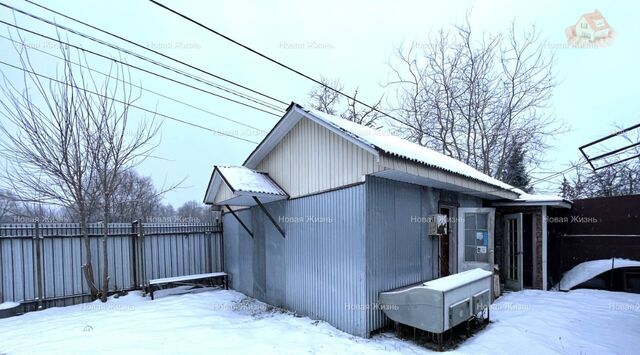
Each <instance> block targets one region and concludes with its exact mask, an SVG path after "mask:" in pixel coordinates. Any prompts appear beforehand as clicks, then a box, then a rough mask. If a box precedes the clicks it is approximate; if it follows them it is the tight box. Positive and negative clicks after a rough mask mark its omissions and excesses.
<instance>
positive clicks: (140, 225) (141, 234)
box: [136, 219, 147, 289]
mask: <svg viewBox="0 0 640 355" xmlns="http://www.w3.org/2000/svg"><path fill="white" fill-rule="evenodd" d="M137 242H138V248H137V249H136V250H138V251H139V252H140V254H138V263H139V264H140V273H139V274H138V278H139V281H140V285H141V288H143V289H144V288H145V285H144V282H145V280H146V277H147V270H146V266H145V260H144V224H143V223H142V220H140V219H139V220H138V241H137Z"/></svg>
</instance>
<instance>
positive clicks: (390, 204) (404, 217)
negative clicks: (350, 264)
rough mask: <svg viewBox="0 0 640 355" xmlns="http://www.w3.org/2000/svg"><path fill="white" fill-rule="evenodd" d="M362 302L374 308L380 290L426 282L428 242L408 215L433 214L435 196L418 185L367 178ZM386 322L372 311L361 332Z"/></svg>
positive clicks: (428, 274) (430, 263)
mask: <svg viewBox="0 0 640 355" xmlns="http://www.w3.org/2000/svg"><path fill="white" fill-rule="evenodd" d="M366 188H367V190H366V192H367V194H366V196H367V197H366V198H367V217H366V218H367V220H366V226H367V238H366V260H367V283H366V298H367V303H368V304H371V305H375V304H377V302H378V297H379V294H380V292H383V291H388V290H391V289H394V288H398V287H402V286H405V285H410V284H413V283H416V282H419V281H424V280H429V279H432V278H433V276H434V275H435V274H434V273H433V269H434V264H433V261H434V255H433V253H434V247H433V246H434V241H433V239H432V238H430V237H427V236H426V225H425V224H424V223H417V222H416V221H415V220H412V219H411V218H412V217H414V218H415V217H420V216H426V215H429V214H431V213H435V211H436V209H437V195H436V194H435V193H434V191H433V190H432V189H428V188H422V187H420V186H418V185H412V184H407V183H401V182H396V181H392V180H387V179H381V178H376V177H369V176H368V177H367V183H366ZM388 322H389V320H388V319H387V318H386V316H385V315H384V313H383V312H382V311H379V310H373V311H371V312H368V314H367V326H366V327H367V332H371V331H373V330H376V329H379V328H381V327H383V326H385V325H386V324H388Z"/></svg>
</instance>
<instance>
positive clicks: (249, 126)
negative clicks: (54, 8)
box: [0, 35, 267, 133]
mask: <svg viewBox="0 0 640 355" xmlns="http://www.w3.org/2000/svg"><path fill="white" fill-rule="evenodd" d="M0 38H4V39H6V40H9V41H11V42H13V43H16V44H19V45H22V46H27V45H26V44H25V43H23V42H19V41H16V40H14V39H12V38H10V37H6V36H3V35H0ZM30 50H34V51H36V52H40V53H43V54H46V55H48V56H51V57H53V58H57V59H60V60H64V61H68V62H69V63H71V64H74V65H76V66H78V67H80V68H84V69H87V70H89V71H92V72H96V73H99V74H101V75H104V76H105V77H107V78H111V79H115V80H118V81H121V82H123V83H125V84H128V85H131V86H133V87H136V88H138V89H140V90H143V91H147V92H149V93H152V94H154V95H157V96H160V97H162V98H165V99H168V100H171V101H174V102H177V103H180V104H182V105H185V106H188V107H191V108H193V109H196V110H198V111H201V112H204V113H207V114H210V115H212V116H214V117H217V118H221V119H223V120H226V121H229V122H233V123H236V124H239V125H242V126H244V127H247V128H251V129H255V130H257V131H259V132H261V133H267V132H266V131H264V130H262V129H260V128H258V127H254V126H251V125H248V124H246V123H242V122H240V121H236V120H234V119H231V118H228V117H225V116H222V115H220V114H217V113H215V112H211V111H209V110H205V109H203V108H200V107H198V106H195V105H192V104H189V103H187V102H184V101H181V100H178V99H175V98H173V97H171V96H167V95H164V94H162V93H159V92H157V91H153V90H150V89H147V88H145V87H143V86H141V85H137V84H134V83H131V82H129V81H126V80H123V79H121V78H118V77H114V76H111V75H109V74H107V73H105V72H101V71H99V70H96V69H93V68H90V67H88V66H84V65H82V64H80V63H76V62H74V61H72V60H69V59H67V58H63V57H60V56H57V55H55V54H53V53H49V52H47V51H43V50H41V49H38V48H33V47H30Z"/></svg>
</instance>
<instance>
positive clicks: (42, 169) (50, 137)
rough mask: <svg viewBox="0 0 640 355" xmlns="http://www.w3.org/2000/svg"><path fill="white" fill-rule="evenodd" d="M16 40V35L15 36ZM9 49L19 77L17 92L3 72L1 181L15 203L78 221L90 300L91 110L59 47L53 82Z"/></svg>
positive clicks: (21, 52)
mask: <svg viewBox="0 0 640 355" xmlns="http://www.w3.org/2000/svg"><path fill="white" fill-rule="evenodd" d="M18 36H19V35H18ZM19 42H20V43H22V45H15V46H14V48H15V50H16V53H17V54H18V58H19V60H20V68H21V69H22V73H23V77H22V78H23V84H24V85H23V88H18V87H16V86H14V85H13V84H12V82H11V81H10V80H9V79H8V78H7V76H6V75H5V74H4V72H3V81H2V83H1V85H0V90H1V92H2V95H3V99H2V100H0V105H1V106H0V108H1V109H2V110H1V112H0V114H1V115H2V116H3V117H4V119H3V120H2V121H0V135H1V137H0V145H1V147H2V155H3V156H4V158H5V159H6V162H7V164H6V166H5V167H4V169H3V171H2V174H3V181H4V183H5V184H7V185H8V189H10V190H11V191H12V195H13V196H15V198H16V199H17V200H18V201H21V202H33V203H40V204H48V205H57V206H63V207H65V208H67V209H69V210H72V211H74V213H75V214H76V215H77V216H78V217H79V223H80V229H81V234H82V236H83V240H84V247H85V258H86V259H85V260H84V265H83V266H82V268H83V271H84V277H85V280H86V283H87V285H88V287H89V290H90V292H91V294H92V295H93V296H94V297H95V296H96V295H97V294H98V289H97V287H96V285H95V282H94V274H93V263H92V252H91V246H90V240H89V235H88V229H87V223H88V222H89V221H88V218H89V214H90V212H91V210H92V209H93V208H94V206H95V184H94V182H95V179H94V175H93V169H92V166H91V160H90V159H88V157H89V156H90V152H89V147H88V146H87V144H85V143H86V122H87V120H88V119H89V115H90V114H92V110H95V109H96V108H95V107H91V106H87V105H86V103H85V102H84V100H83V99H82V98H83V97H84V96H85V94H84V90H83V89H82V88H83V84H84V83H83V80H82V78H78V77H77V76H76V75H74V70H73V68H72V65H71V63H70V57H71V53H70V52H69V50H68V48H65V47H62V46H61V47H60V52H61V54H62V56H63V58H64V62H63V63H62V68H61V70H60V74H59V77H58V79H57V80H58V81H55V82H54V81H48V80H46V79H43V78H42V77H41V76H39V75H38V74H37V70H36V68H35V67H34V65H33V63H32V61H31V58H30V57H29V53H28V50H27V48H28V47H27V46H26V45H25V42H24V40H22V38H20V41H19Z"/></svg>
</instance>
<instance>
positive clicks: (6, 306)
mask: <svg viewBox="0 0 640 355" xmlns="http://www.w3.org/2000/svg"><path fill="white" fill-rule="evenodd" d="M19 305H20V303H16V302H4V303H0V310H2V309H9V308H13V307H18V306H19Z"/></svg>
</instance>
